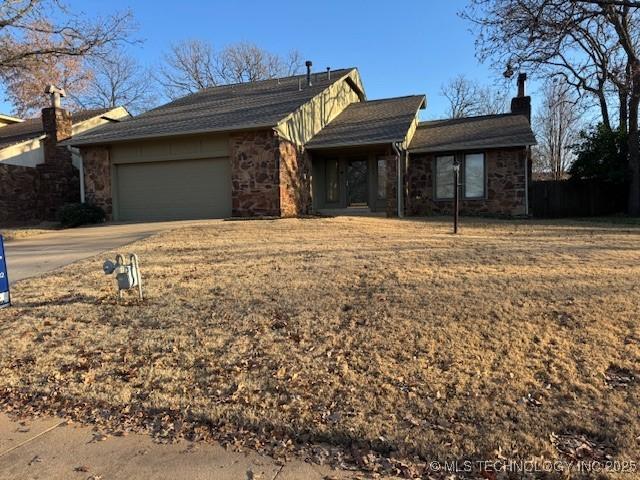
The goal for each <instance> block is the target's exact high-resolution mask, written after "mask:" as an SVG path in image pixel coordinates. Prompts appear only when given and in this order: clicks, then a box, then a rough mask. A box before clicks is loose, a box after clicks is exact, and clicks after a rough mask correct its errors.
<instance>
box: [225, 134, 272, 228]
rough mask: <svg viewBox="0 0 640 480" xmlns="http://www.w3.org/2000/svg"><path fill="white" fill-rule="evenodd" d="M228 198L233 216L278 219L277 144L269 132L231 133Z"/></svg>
mask: <svg viewBox="0 0 640 480" xmlns="http://www.w3.org/2000/svg"><path fill="white" fill-rule="evenodd" d="M229 143H230V151H231V155H230V158H231V197H232V215H233V216H234V217H255V216H279V215H280V188H279V185H280V173H279V168H278V156H279V152H278V150H279V145H278V139H277V137H276V136H275V133H274V132H273V131H272V130H257V131H249V132H240V133H236V134H232V135H231V137H230V139H229Z"/></svg>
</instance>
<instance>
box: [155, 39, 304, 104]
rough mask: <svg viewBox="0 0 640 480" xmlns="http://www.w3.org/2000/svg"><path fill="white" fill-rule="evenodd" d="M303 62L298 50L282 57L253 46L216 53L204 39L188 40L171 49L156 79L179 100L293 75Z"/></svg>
mask: <svg viewBox="0 0 640 480" xmlns="http://www.w3.org/2000/svg"><path fill="white" fill-rule="evenodd" d="M301 63H302V62H301V60H300V55H299V53H297V52H296V51H292V52H290V53H289V55H288V56H287V57H281V56H279V55H275V54H273V53H270V52H267V51H266V50H263V49H261V48H260V47H258V46H256V45H254V44H251V43H238V44H234V45H229V46H227V47H225V48H224V49H222V50H221V51H216V50H215V49H214V48H213V47H212V46H211V45H210V44H209V43H206V42H204V41H202V40H188V41H184V42H181V43H177V44H174V45H173V46H172V47H171V49H170V50H169V52H168V53H167V54H166V55H165V56H164V59H163V64H162V65H161V66H160V69H159V74H158V76H157V77H158V78H157V79H158V82H159V83H160V85H161V86H162V87H163V89H164V91H165V93H166V95H167V96H168V97H169V98H177V97H180V96H182V95H186V94H189V93H194V92H197V91H199V90H202V89H204V88H208V87H213V86H216V85H226V84H230V83H243V82H253V81H256V80H264V79H267V78H275V77H279V76H287V75H292V74H294V73H295V72H297V71H298V69H299V68H300V66H301Z"/></svg>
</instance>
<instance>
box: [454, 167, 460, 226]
mask: <svg viewBox="0 0 640 480" xmlns="http://www.w3.org/2000/svg"><path fill="white" fill-rule="evenodd" d="M459 217H460V164H459V163H458V162H457V161H456V162H454V163H453V233H454V234H457V233H458V220H459Z"/></svg>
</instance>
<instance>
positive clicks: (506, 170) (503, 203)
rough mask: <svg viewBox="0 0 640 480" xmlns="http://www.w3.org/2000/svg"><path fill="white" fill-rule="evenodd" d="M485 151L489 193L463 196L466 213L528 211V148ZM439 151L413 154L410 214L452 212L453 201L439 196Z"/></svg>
mask: <svg viewBox="0 0 640 480" xmlns="http://www.w3.org/2000/svg"><path fill="white" fill-rule="evenodd" d="M484 153H485V162H486V163H485V165H486V194H485V197H484V198H482V199H465V198H464V197H461V198H460V212H461V214H462V215H479V216H482V215H486V216H500V217H512V216H519V215H525V214H526V188H527V185H526V178H525V164H526V161H527V149H526V148H517V149H499V150H488V151H486V152H484ZM435 157H436V155H435V154H412V155H411V156H410V159H409V168H408V172H407V191H408V198H407V210H406V211H407V214H409V215H419V216H422V215H439V214H451V213H452V211H453V202H452V201H451V200H436V199H435V184H434V172H433V168H434V163H435Z"/></svg>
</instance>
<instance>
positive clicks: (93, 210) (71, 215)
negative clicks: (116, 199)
mask: <svg viewBox="0 0 640 480" xmlns="http://www.w3.org/2000/svg"><path fill="white" fill-rule="evenodd" d="M105 219H106V214H105V213H104V210H103V209H102V208H100V207H97V206H95V205H89V204H87V203H71V204H68V205H64V206H63V207H61V208H60V210H58V221H59V222H60V225H61V226H62V227H63V228H74V227H79V226H80V225H89V224H95V223H103V222H104V221H105Z"/></svg>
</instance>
